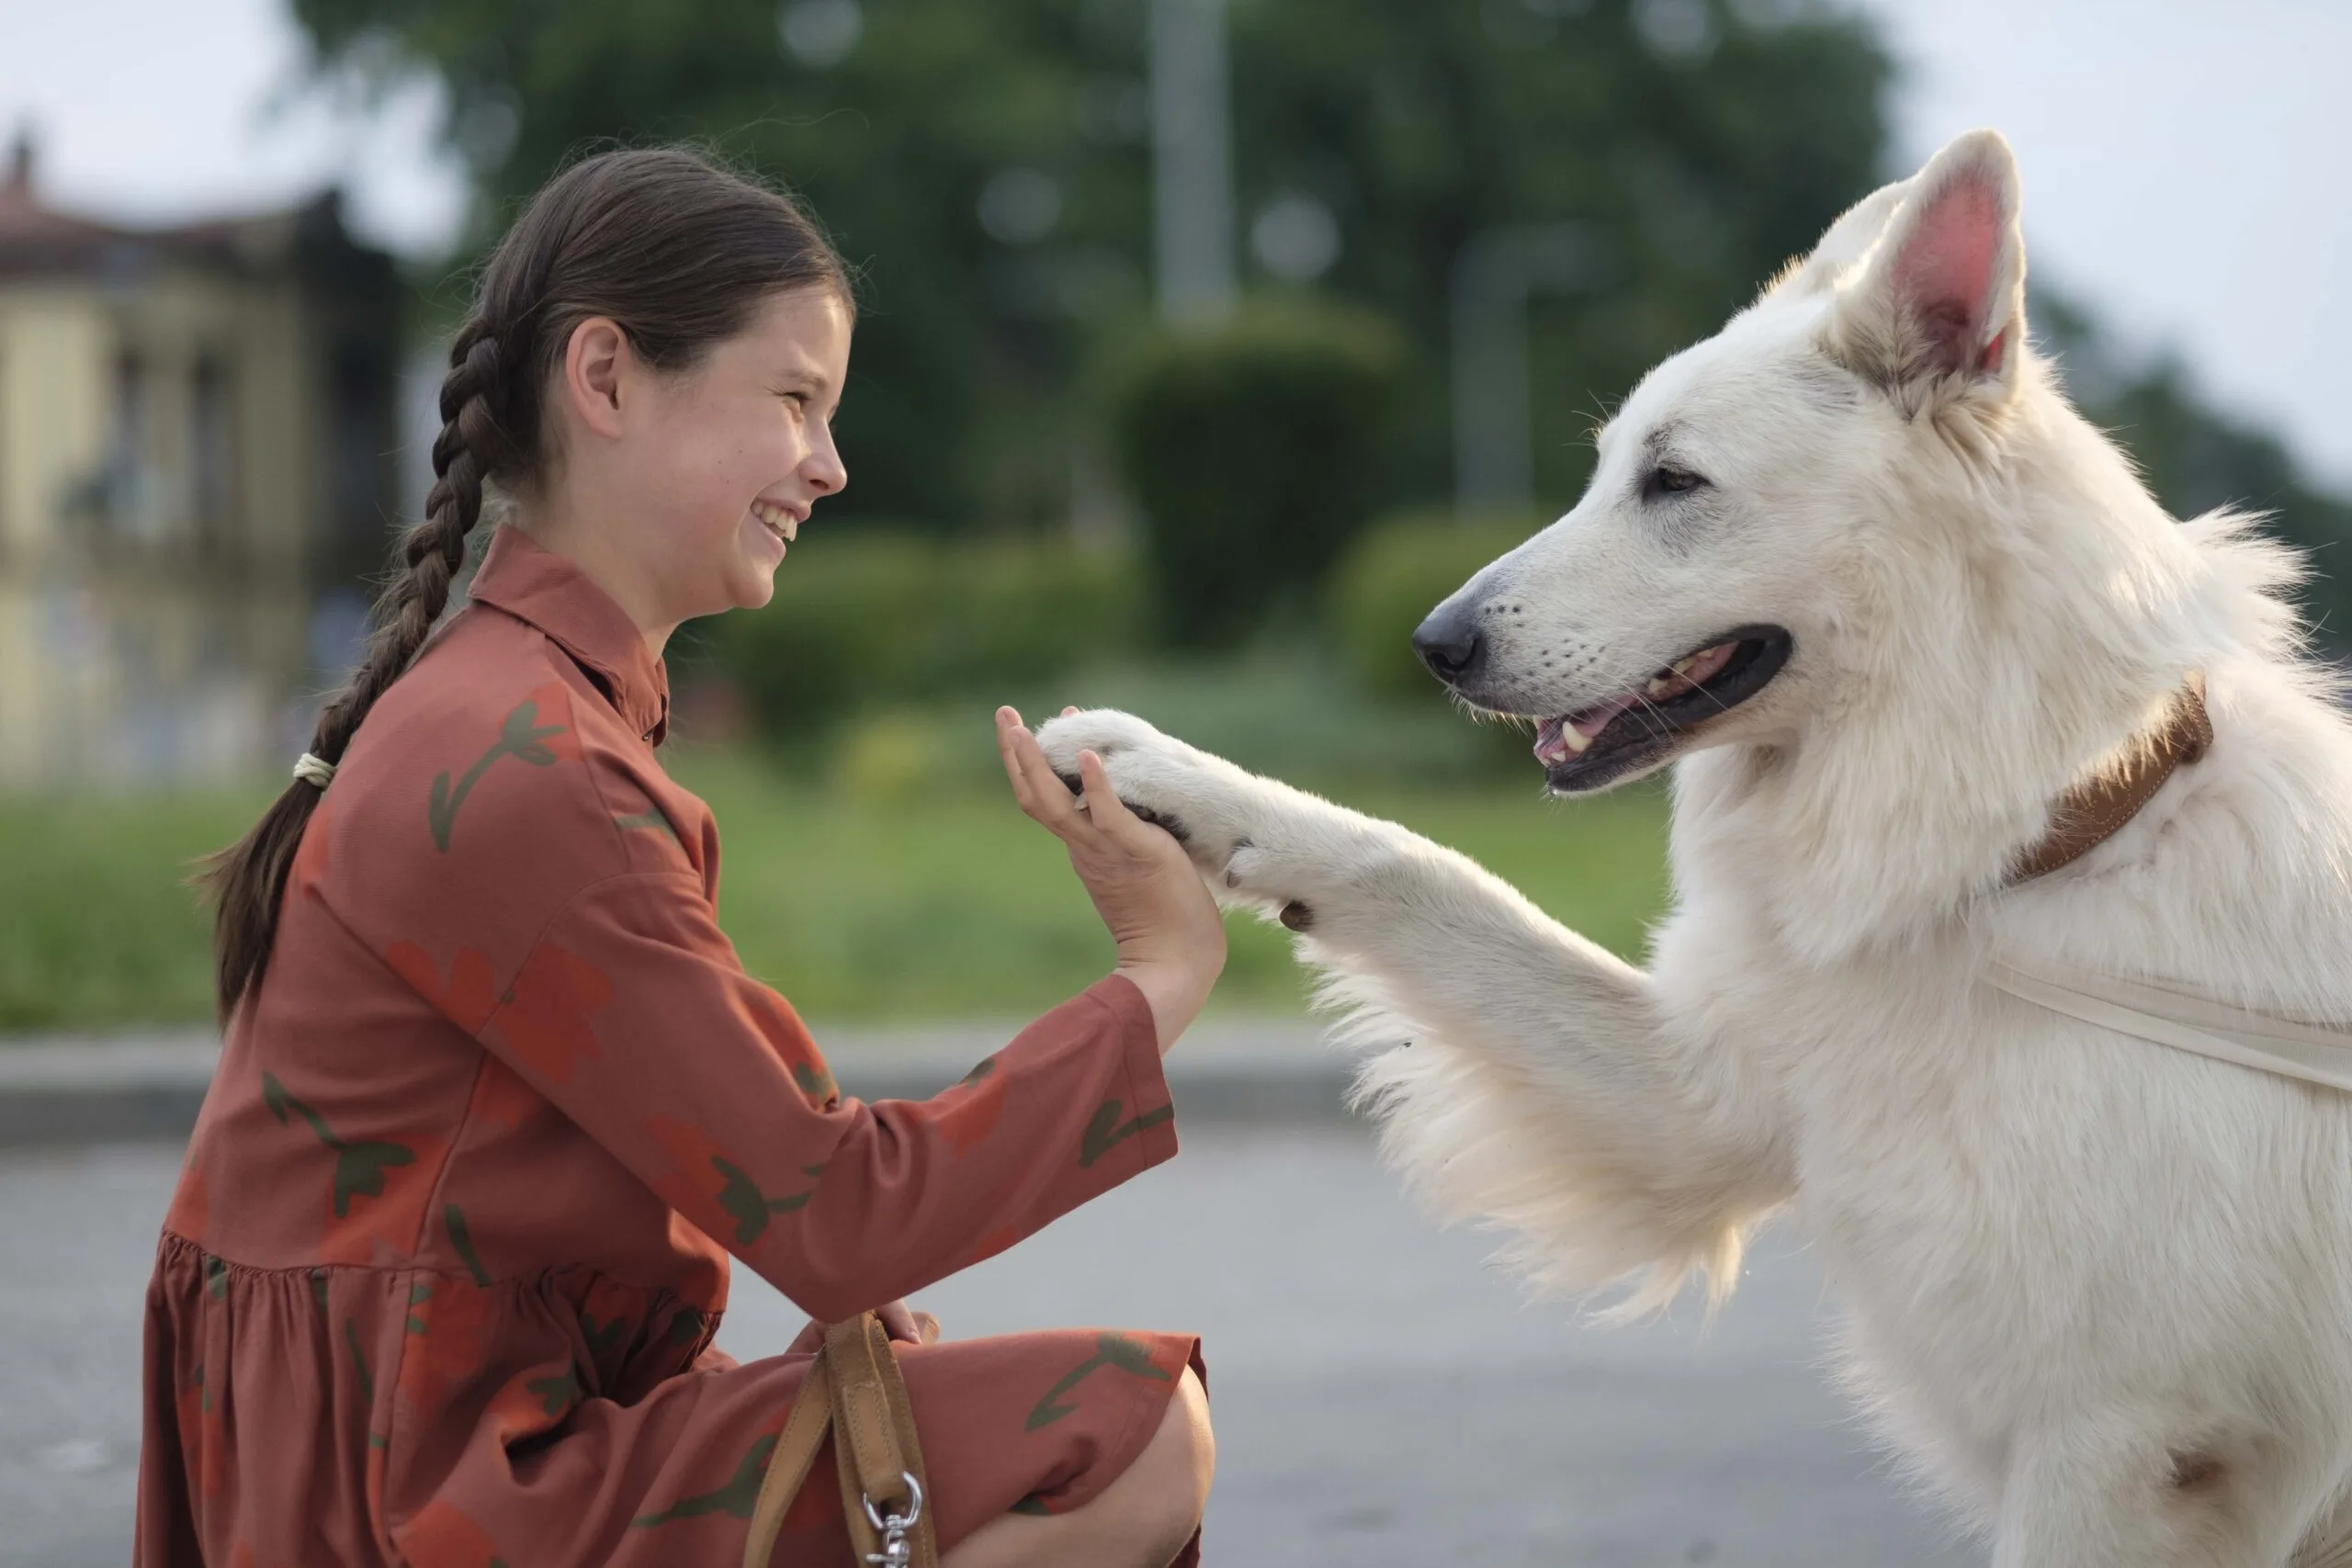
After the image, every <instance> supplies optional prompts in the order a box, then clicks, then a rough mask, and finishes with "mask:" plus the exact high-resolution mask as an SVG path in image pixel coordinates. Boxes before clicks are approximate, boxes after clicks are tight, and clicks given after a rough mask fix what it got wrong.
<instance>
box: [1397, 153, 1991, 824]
mask: <svg viewBox="0 0 2352 1568" xmlns="http://www.w3.org/2000/svg"><path fill="white" fill-rule="evenodd" d="M2024 284H2025V253H2024V247H2023V243H2022V242H2021V240H2020V238H2019V234H2018V175H2017V165H2016V162H2015V160H2014V158H2013V157H2012V156H2011V154H2010V152H2009V148H2008V144H2007V142H2005V141H2002V139H2001V138H2000V137H1999V136H1998V135H1996V134H1995V133H1993V132H1991V131H1977V132H1973V133H1972V134H1970V135H1968V136H1964V137H1962V138H1961V139H1960V140H1958V141H1954V142H1952V143H1951V145H1949V146H1947V147H1946V148H1944V149H1943V151H1941V152H1939V153H1937V154H1936V156H1935V158H1934V159H1933V160H1931V161H1930V162H1929V163H1928V165H1927V167H1926V168H1925V169H1923V170H1922V171H1920V173H1919V174H1917V175H1915V176H1914V177H1912V178H1911V179H1909V180H1905V181H1903V182H1901V183H1900V184H1896V185H1892V186H1887V187H1885V188H1884V189H1883V190H1880V191H1878V192H1876V193H1874V194H1873V195H1871V196H1870V197H1867V198H1865V199H1864V200H1862V201H1861V202H1860V203H1858V204H1857V205H1856V206H1855V207H1854V208H1853V209H1851V210H1850V211H1849V212H1847V213H1846V214H1845V215H1844V216H1843V217H1841V218H1840V219H1838V221H1837V222H1836V223H1835V224H1833V225H1832V226H1831V227H1830V229H1829V231H1828V232H1827V233H1826V235H1824V236H1823V238H1822V240H1821V243H1820V244H1819V245H1818V246H1817V247H1816V248H1815V251H1814V252H1813V254H1811V255H1810V256H1808V257H1806V258H1804V260H1803V261H1802V262H1799V263H1795V264H1792V265H1791V267H1790V268H1789V269H1788V270H1787V271H1786V272H1784V273H1783V274H1782V275H1781V277H1780V278H1779V279H1777V280H1776V281H1775V282H1774V283H1773V284H1772V285H1771V286H1770V288H1768V289H1767V290H1766V291H1765V293H1764V294H1763V296H1762V297H1761V298H1760V299H1758V301H1757V302H1756V303H1755V304H1754V305H1753V306H1751V307H1750V308H1749V309H1747V310H1745V311H1743V312H1741V313H1740V314H1739V315H1738V316H1736V317H1735V318H1734V319H1733V320H1732V321H1731V322H1730V323H1729V324H1728V325H1726V326H1725V327H1724V329H1723V331H1722V332H1720V333H1717V334H1716V335H1715V336H1714V337H1713V338H1710V339H1708V340H1707V341H1706V342H1704V343H1701V344H1697V345H1695V346H1693V347H1691V348H1689V349H1686V350H1685V351H1683V352H1682V353H1680V354H1679V355H1675V356H1674V357H1673V358H1671V359H1668V360H1667V361H1666V362H1665V363H1664V364H1662V365H1660V366H1658V367H1657V368H1656V369H1654V370H1652V371H1651V372H1650V373H1649V375H1648V376H1647V377H1646V378H1644V379H1643V381H1642V383H1641V385H1640V386H1639V387H1637V388H1635V389H1634V392H1633V395H1632V396H1631V397H1629V398H1627V399H1626V400H1625V403H1624V406H1623V408H1621V409H1620V410H1619V411H1618V412H1617V414H1616V416H1615V417H1614V418H1613V419H1611V421H1610V422H1609V423H1608V426H1607V427H1606V428H1605V429H1604V430H1603V431H1602V432H1601V433H1600V438H1599V449H1600V457H1599V463H1598V465H1597V467H1596V468H1595V469H1594V472H1593V477H1592V482H1591V485H1590V487H1589V489H1588V490H1587V491H1586V492H1585V494H1584V497H1583V499H1582V500H1580V501H1579V502H1577V505H1576V508H1575V510H1573V511H1571V512H1569V513H1567V514H1566V516H1564V517H1562V518H1561V519H1560V520H1559V521H1557V522H1556V523H1554V524H1553V525H1551V526H1550V527H1548V528H1546V529H1544V531H1543V532H1542V533H1540V534H1538V535H1536V536H1534V537H1532V538H1531V539H1529V540H1528V541H1527V542H1526V543H1525V544H1524V545H1521V547H1519V548H1517V549H1515V550H1513V551H1512V552H1511V553H1510V554H1509V555H1507V556H1504V557H1503V558H1501V559H1499V560H1497V561H1495V562H1494V563H1492V564H1491V565H1489V566H1487V568H1486V569H1485V570H1482V571H1480V572H1479V573H1478V575H1477V576H1476V577H1475V578H1473V579H1471V581H1469V582H1468V583H1467V584H1466V585H1464V587H1463V588H1462V589H1461V590H1460V591H1459V592H1455V593H1454V594H1453V596H1452V597H1451V598H1449V599H1447V600H1446V601H1445V603H1443V604H1441V605H1439V606H1438V607H1437V609H1436V610H1435V611H1433V612H1432V613H1431V614H1430V616H1429V618H1428V619H1427V620H1426V621H1424V622H1423V623H1422V625H1421V626H1420V629H1419V631H1418V632H1416V633H1415V635H1414V638H1413V643H1414V647H1415V649H1417V650H1418V651H1419V654H1420V656H1421V658H1422V660H1423V661H1424V662H1425V663H1426V664H1427V665H1428V666H1429V667H1430V670H1431V671H1433V672H1435V673H1436V674H1437V675H1438V677H1439V678H1440V679H1441V680H1442V681H1444V682H1446V684H1447V685H1448V686H1450V687H1452V688H1453V690H1454V692H1455V693H1456V694H1459V695H1460V696H1461V697H1462V698H1463V699H1464V701H1466V702H1468V703H1470V704H1472V705H1475V706H1477V707H1480V708H1485V709H1487V710H1490V711H1495V712H1500V713H1508V714H1512V715H1517V716H1523V717H1529V718H1532V719H1535V720H1537V721H1538V728H1537V736H1536V755H1537V756H1538V758H1539V759H1540V760H1541V761H1543V762H1544V767H1545V772H1546V775H1547V777H1548V779H1549V781H1550V784H1551V787H1552V788H1553V789H1554V790H1555V791H1558V792H1562V793H1569V792H1580V791H1586V790H1593V789H1599V788H1603V787H1605V786H1608V785H1610V784H1617V783H1620V782H1622V781H1623V780H1626V779H1630V778H1634V777H1637V776H1639V775H1640V774H1642V773H1648V772H1650V771H1652V770H1653V769H1656V768H1657V767H1658V766H1660V765H1662V764H1664V763H1665V762H1667V761H1670V760H1671V759H1673V758H1674V757H1676V756H1678V755H1679V754H1681V753H1683V752H1685V751H1688V750H1694V749H1696V748H1699V747H1703V746H1713V745H1721V744H1724V743H1728V742H1733V741H1750V742H1753V741H1770V740H1772V739H1776V738H1785V737H1788V736H1791V735H1793V734H1794V733H1796V731H1797V729H1798V728H1799V727H1800V725H1801V723H1802V721H1803V719H1804V717H1805V716H1807V715H1808V714H1809V713H1811V712H1813V711H1815V710H1817V709H1818V708H1819V707H1820V706H1821V705H1823V704H1824V703H1826V702H1831V701H1835V700H1836V687H1837V684H1838V681H1839V680H1840V678H1841V671H1839V670H1838V668H1837V667H1836V666H1837V664H1838V662H1839V661H1838V660H1832V659H1830V658H1829V657H1827V656H1826V654H1825V652H1824V650H1825V649H1828V648H1832V647H1834V646H1836V645H1837V643H1838V637H1837V635H1836V634H1837V633H1838V628H1839V627H1840V626H1843V625H1847V624H1850V623H1851V622H1853V621H1855V620H1857V619H1860V618H1865V617H1867V616H1869V615H1871V612H1872V610H1873V609H1874V608H1875V609H1876V610H1878V611H1879V612H1880V614H1881V615H1882V616H1883V613H1884V610H1885V606H1883V605H1882V606H1873V605H1872V604H1871V603H1870V601H1871V599H1872V598H1873V596H1874V595H1875V593H1876V592H1877V589H1876V587H1875V585H1876V584H1878V583H1880V582H1881V581H1883V579H1884V576H1885V569H1886V568H1887V567H1888V565H1889V563H1890V562H1893V561H1895V560H1899V559H1901V558H1904V557H1905V554H1906V552H1908V553H1912V554H1917V553H1931V552H1932V551H1933V550H1935V549H1938V548H1940V546H1939V545H1937V544H1935V543H1933V542H1930V541H1928V540H1924V539H1921V538H1917V537H1915V536H1909V535H1906V532H1905V530H1906V529H1907V528H1913V527H1914V526H1915V525H1916V518H1915V514H1916V513H1917V512H1918V510H1919V508H1918V507H1917V505H1915V504H1914V502H1913V500H1912V497H1913V496H1914V495H1916V493H1917V491H1918V489H1919V487H1921V486H1922V485H1926V486H1929V487H1940V488H1941V489H1942V490H1943V491H1948V492H1964V491H1968V490H1969V489H1970V488H1971V487H1973V486H1978V485H1982V484H1984V483H1985V482H1986V480H1987V477H1988V469H1989V468H1991V467H1993V466H1995V465H1996V459H1995V458H1993V457H1989V456H1988V454H1990V453H1993V452H1995V451H1996V449H1997V448H1998V446H1999V445H2000V444H1999V441H1998V439H1997V435H1998V433H1999V431H2000V430H2001V429H2002V427H2003V425H2004V423H2005V422H2006V421H2007V420H2009V419H2011V418H2012V417H2013V414H2014V405H2015V404H2016V403H2017V402H2018V398H2019V392H2020V389H2021V386H2023V385H2025V384H2026V383H2027V382H2028V381H2030V380H2031V379H2032V378H2033V372H2032V367H2031V365H2030V351H2029V350H2028V348H2027V345H2026V342H2025V298H2024Z"/></svg>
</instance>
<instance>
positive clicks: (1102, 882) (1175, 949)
mask: <svg viewBox="0 0 2352 1568" xmlns="http://www.w3.org/2000/svg"><path fill="white" fill-rule="evenodd" d="M1069 711H1070V712H1072V713H1075V712H1077V711H1078V710H1077V709H1075V708H1072V709H1070V710H1069ZM996 737H997V748H998V750H1000V751H1001V752H1002V753H1003V756H1004V772H1005V776H1006V777H1007V778H1009V779H1011V780H1012V794H1013V797H1014V798H1015V799H1017V800H1019V801H1020V802H1021V809H1022V810H1023V811H1025V812H1027V813H1028V814H1029V815H1030V816H1031V817H1032V818H1035V819H1036V820H1037V821H1038V822H1040V823H1042V824H1044V825H1045V827H1046V829H1047V830H1049V831H1050V832H1052V834H1053V835H1054V836H1055V837H1056V838H1057V839H1059V840H1061V841H1062V842H1063V843H1064V844H1066V845H1068V846H1069V863H1070V869H1071V870H1072V871H1075V872H1076V873H1078V879H1079V881H1080V882H1081V883H1083V884H1085V886H1086V894H1087V897H1090V898H1091V899H1093V900H1094V912H1095V913H1096V914H1098V915H1100V916H1102V917H1103V925H1104V926H1105V927H1107V928H1109V930H1110V932H1111V940H1112V941H1113V942H1116V943H1117V944H1118V949H1119V962H1118V972H1119V973H1120V974H1122V975H1125V976H1127V978H1128V979H1130V980H1132V981H1134V982H1135V984H1136V988H1137V989H1139V990H1141V991H1142V992H1143V994H1144V998H1145V1000H1147V1001H1148V1002H1149V1003H1150V1004H1151V1018H1152V1022H1153V1024H1154V1025H1155V1026H1156V1028H1157V1030H1158V1032H1159V1049H1160V1051H1161V1052H1162V1053H1163V1054H1164V1053H1165V1052H1166V1051H1167V1050H1168V1048H1169V1047H1170V1045H1173V1044H1174V1043H1176V1038H1177V1036H1179V1035H1181V1034H1182V1033H1183V1032H1184V1030H1185V1028H1186V1027H1187V1026H1188V1025H1190V1024H1191V1023H1192V1021H1193V1019H1194V1018H1196V1017H1198V1016H1199V1014H1200V1010H1201V1004H1202V1003H1203V1002H1205V1001H1206V1000H1208V995H1209V987H1212V986H1214V985H1216V977H1217V976H1218V975H1219V974H1221V973H1222V972H1223V971H1224V969H1225V920H1224V919H1223V917H1221V916H1220V915H1219V914H1218V913H1217V908H1216V899H1214V898H1212V897H1209V890H1208V888H1207V887H1206V886H1204V885H1203V883H1202V881H1201V874H1200V872H1199V871H1198V870H1196V869H1194V867H1193V863H1192V860H1191V859H1190V858H1189V857H1188V856H1187V855H1186V854H1185V853H1184V847H1183V846H1182V844H1179V843H1178V842H1177V841H1176V840H1174V839H1173V838H1171V837H1170V836H1169V833H1168V831H1167V829H1164V828H1157V827H1154V826H1152V825H1151V824H1150V823H1148V822H1146V821H1144V820H1142V819H1141V818H1138V817H1136V814H1135V813H1134V812H1132V811H1130V810H1128V809H1127V808H1126V807H1125V804H1124V803H1122V802H1121V801H1120V799H1119V797H1118V796H1117V795H1115V794H1114V793H1113V792H1112V789H1111V781H1110V779H1109V777H1108V776H1107V775H1106V774H1105V773H1103V759H1102V758H1100V757H1098V756H1096V755H1095V754H1094V753H1093V752H1091V751H1081V752H1080V753H1079V755H1078V771H1079V778H1080V783H1081V784H1083V785H1084V793H1083V794H1082V795H1075V796H1074V795H1071V794H1070V792H1069V786H1068V785H1066V784H1063V783H1062V781H1061V780H1060V779H1059V778H1057V777H1056V776H1055V773H1054V770H1053V768H1052V766H1051V765H1050V764H1049V763H1047V762H1046V754H1045V752H1043V751H1042V750H1038V747H1037V738H1036V737H1035V735H1033V734H1031V733H1030V732H1029V729H1028V727H1027V726H1025V725H1023V723H1022V722H1021V716H1020V715H1019V714H1018V713H1016V712H1014V711H1013V710H1012V709H1011V708H1009V707H1004V708H999V709H997V710H996Z"/></svg>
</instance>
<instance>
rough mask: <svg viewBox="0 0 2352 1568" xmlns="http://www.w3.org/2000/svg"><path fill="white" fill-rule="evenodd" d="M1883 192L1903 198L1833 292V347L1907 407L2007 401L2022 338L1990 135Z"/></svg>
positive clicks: (2007, 200) (2010, 184) (1997, 152)
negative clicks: (1978, 395)
mask: <svg viewBox="0 0 2352 1568" xmlns="http://www.w3.org/2000/svg"><path fill="white" fill-rule="evenodd" d="M1890 188H1895V189H1901V190H1902V191H1903V197H1902V199H1901V201H1900V202H1899V203H1898V204H1897V205H1896V206H1895V207H1894V210H1893V211H1892V213H1890V214H1889V215H1888V217H1887V219H1886V222H1885V227H1884V228H1883V230H1882V231H1880V233H1879V235H1878V239H1877V243H1876V244H1874V245H1873V246H1872V247H1871V250H1870V251H1869V253H1868V254H1866V255H1865V256H1863V257H1862V258H1860V265H1858V266H1856V268H1855V269H1854V270H1853V271H1852V272H1851V273H1849V275H1848V276H1847V278H1846V280H1845V281H1844V283H1843V285H1842V287H1840V288H1838V292H1837V299H1836V303H1835V305H1834V306H1833V308H1832V314H1831V319H1830V327H1829V333H1830V346H1831V352H1832V353H1833V354H1835V355H1837V357H1838V359H1840V360H1841V361H1843V362H1844V363H1845V364H1846V365H1848V366H1849V367H1851V368H1853V369H1854V370H1855V371H1856V372H1857V373H1859V374H1860V375H1862V376H1865V377H1867V378H1869V379H1871V380H1873V381H1876V382H1878V383H1879V384H1880V385H1881V386H1883V387H1884V388H1885V389H1887V391H1888V392H1889V393H1890V394H1891V395H1893V396H1894V398H1895V400H1897V401H1898V402H1900V403H1901V404H1902V405H1903V406H1904V408H1905V411H1906V412H1912V413H1917V412H1918V411H1919V410H1920V409H1921V408H1922V407H1924V406H1926V405H1927V404H1928V402H1929V401H1931V400H1935V399H1937V398H1939V397H1944V396H1955V395H1962V394H1966V393H1970V392H1989V393H1991V394H1992V395H1993V396H1994V397H1995V399H1996V400H2002V399H2006V398H2007V395H2008V394H2009V393H2010V392H2011V391H2013V390H2014V389H2015V388H2016V386H2017V379H2018V361H2019V358H2020V356H2021V354H2022V350H2023V347H2024V342H2025V239H2024V236H2023V234H2022V232H2021V231H2019V229H2018V165H2017V158H2016V155H2015V154H2014V153H2012V152H2010V151H2009V144H2008V143H2007V141H2003V140H2002V138H2001V136H2000V134H1999V133H1998V132H1996V131H1991V130H1973V131H1971V132H1969V133H1968V134H1967V135H1965V136H1962V137H1961V138H1959V139H1958V140H1957V141H1952V142H1951V143H1950V144H1949V145H1947V146H1946V147H1945V148H1944V149H1943V151H1941V152H1938V153H1937V154H1936V155H1935V157H1934V158H1932V159H1930V160H1929V161H1928V166H1927V167H1926V168H1924V169H1922V170H1920V171H1919V173H1918V174H1917V175H1915V176H1914V177H1913V178H1912V179H1910V180H1909V181H1906V182H1905V186H1900V187H1890ZM1884 194H1885V193H1883V192H1882V193H1881V195H1882V196H1883V195H1884ZM1874 199H1875V198H1874Z"/></svg>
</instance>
